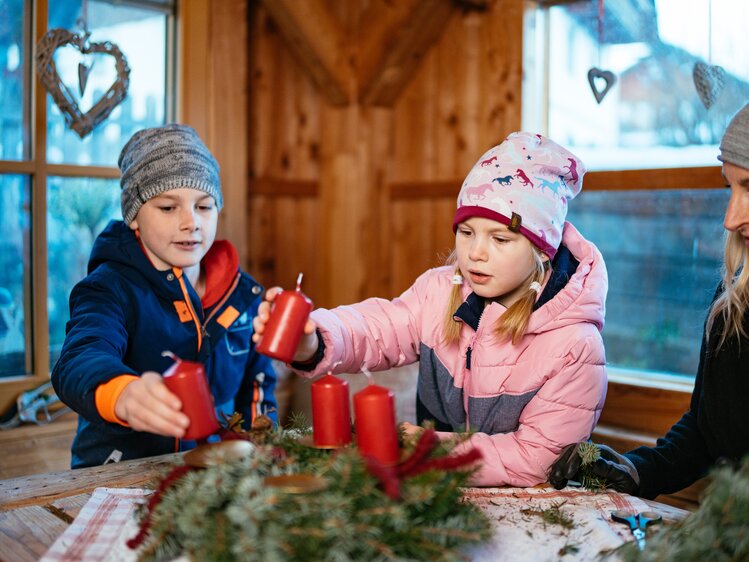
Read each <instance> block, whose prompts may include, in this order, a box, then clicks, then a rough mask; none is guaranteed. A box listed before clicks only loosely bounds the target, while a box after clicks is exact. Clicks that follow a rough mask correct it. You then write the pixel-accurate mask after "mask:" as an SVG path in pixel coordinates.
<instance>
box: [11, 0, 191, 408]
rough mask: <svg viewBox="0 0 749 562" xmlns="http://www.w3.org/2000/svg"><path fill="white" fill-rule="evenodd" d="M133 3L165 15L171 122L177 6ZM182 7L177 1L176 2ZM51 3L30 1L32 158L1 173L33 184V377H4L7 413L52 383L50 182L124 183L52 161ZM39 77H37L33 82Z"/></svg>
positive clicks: (100, 169) (108, 173) (27, 103)
mask: <svg viewBox="0 0 749 562" xmlns="http://www.w3.org/2000/svg"><path fill="white" fill-rule="evenodd" d="M126 4H128V5H132V6H141V7H144V8H149V9H152V10H154V11H160V12H163V13H164V14H165V15H166V18H167V32H166V43H167V44H166V55H167V61H166V92H165V93H166V108H165V116H166V121H167V122H170V121H173V120H174V116H175V114H176V101H177V80H176V72H177V52H178V45H177V35H178V33H177V29H176V28H177V24H178V20H177V8H178V6H176V5H175V6H171V5H170V3H169V2H164V3H160V2H154V1H153V0H128V1H127V2H126ZM175 4H176V3H175ZM48 8H49V0H26V1H25V2H24V12H25V13H24V22H25V29H24V40H25V47H26V50H27V52H28V57H27V58H26V59H25V60H24V88H25V92H27V94H28V95H25V96H24V102H23V103H24V125H25V126H24V134H30V135H31V138H30V139H29V142H28V145H27V146H28V151H27V154H24V157H23V159H22V160H0V174H2V175H5V174H20V175H24V176H27V177H28V178H29V185H30V205H31V209H30V224H31V226H30V232H29V236H30V242H31V243H30V248H29V250H30V253H31V258H30V270H29V269H27V271H26V272H25V276H24V277H25V279H26V281H25V285H24V299H25V301H26V306H25V307H24V308H25V310H26V311H30V315H29V317H28V318H27V321H26V322H25V340H26V369H27V371H28V373H27V374H24V375H18V376H14V377H4V378H2V379H0V412H3V411H5V410H6V409H7V408H8V407H9V406H10V405H11V404H12V403H13V401H14V400H15V399H16V397H17V396H18V394H19V393H21V392H23V391H24V390H28V389H30V388H34V387H36V386H39V385H41V384H43V383H44V382H46V381H47V380H49V376H50V367H49V362H50V350H49V316H48V311H47V306H46V305H45V304H44V303H46V300H47V296H48V287H47V276H48V273H49V272H48V267H47V264H48V255H47V179H48V177H49V176H61V177H66V178H71V177H78V178H93V179H119V177H120V171H119V169H118V168H117V167H109V166H84V165H75V164H50V163H48V162H47V91H46V90H45V89H44V87H42V85H41V84H40V82H39V78H38V76H37V75H36V72H35V71H34V68H35V67H34V62H33V61H34V60H36V44H37V43H38V42H39V40H40V39H41V38H42V37H43V36H44V34H45V33H46V32H47V26H48V13H49V10H48ZM32 74H33V79H32Z"/></svg>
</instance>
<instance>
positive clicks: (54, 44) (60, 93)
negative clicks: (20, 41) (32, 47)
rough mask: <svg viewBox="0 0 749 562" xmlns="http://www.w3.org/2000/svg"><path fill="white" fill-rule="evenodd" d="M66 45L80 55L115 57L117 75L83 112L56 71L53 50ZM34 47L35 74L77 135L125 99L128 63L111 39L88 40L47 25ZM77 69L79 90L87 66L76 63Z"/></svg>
mask: <svg viewBox="0 0 749 562" xmlns="http://www.w3.org/2000/svg"><path fill="white" fill-rule="evenodd" d="M66 45H71V46H73V47H75V48H76V49H78V50H79V51H80V52H81V54H84V55H87V54H102V55H110V56H112V57H114V60H115V70H116V72H117V78H116V79H115V81H114V83H113V84H112V85H111V86H110V87H109V89H108V90H107V91H106V92H105V93H104V95H103V96H102V97H101V98H99V100H98V101H97V102H96V103H94V105H93V106H92V107H91V109H89V110H88V111H87V112H86V113H83V112H82V111H81V109H80V107H79V106H78V103H77V102H76V101H75V97H74V96H73V94H72V92H71V91H70V89H69V88H68V87H67V86H66V85H65V83H64V82H63V81H62V79H61V78H60V75H59V74H58V72H57V66H56V65H55V58H54V56H55V51H56V50H57V49H59V48H60V47H64V46H66ZM36 49H37V54H36V72H37V74H38V75H39V81H40V82H41V83H42V86H44V88H45V89H46V90H47V91H48V92H49V94H50V95H51V96H52V100H53V101H54V102H55V105H57V107H59V108H60V111H61V112H62V114H63V116H64V117H65V123H66V124H67V125H68V127H69V128H71V129H73V130H74V131H75V132H76V133H78V136H79V137H81V138H83V137H85V136H86V135H88V134H89V133H90V132H91V131H93V130H94V129H95V128H96V126H97V125H99V123H101V122H102V121H104V120H105V119H106V118H107V117H109V114H110V113H112V110H113V109H114V108H115V107H117V106H118V105H119V104H120V103H121V102H122V100H124V99H125V96H126V95H127V88H128V86H129V84H130V67H129V66H128V65H127V60H126V59H125V56H124V55H123V54H122V51H120V49H119V47H117V45H115V44H114V43H110V42H109V41H105V42H103V43H90V44H89V43H88V42H87V37H86V36H81V35H78V34H77V33H73V32H71V31H68V30H67V29H50V30H49V31H48V32H47V33H46V34H45V35H44V37H42V38H41V40H40V41H39V43H38V44H37V46H36ZM78 71H79V74H78V80H79V88H80V91H81V92H83V90H85V89H86V82H87V80H88V72H89V71H90V69H89V68H85V67H84V70H83V71H82V70H81V67H80V66H79V68H78Z"/></svg>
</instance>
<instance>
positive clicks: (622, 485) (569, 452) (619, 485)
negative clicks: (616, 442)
mask: <svg viewBox="0 0 749 562" xmlns="http://www.w3.org/2000/svg"><path fill="white" fill-rule="evenodd" d="M579 447H580V443H574V444H572V445H568V446H567V447H565V448H564V449H563V450H562V454H561V455H560V456H559V458H558V459H557V461H556V462H555V463H554V464H553V465H552V467H551V474H550V475H549V482H550V483H551V485H552V486H554V487H555V488H556V489H557V490H560V489H562V488H564V487H565V486H566V485H567V481H568V480H577V481H578V482H579V481H580V479H581V474H580V465H581V462H582V461H581V459H580V455H578V454H577V450H578V448H579ZM597 447H598V450H599V451H600V452H601V458H600V459H598V460H597V461H595V462H594V463H593V464H592V465H590V466H588V468H587V470H588V471H589V472H590V474H591V475H592V476H597V477H598V478H603V479H604V480H605V481H606V485H607V487H609V488H613V489H614V490H616V491H617V492H624V493H625V494H637V491H638V490H639V488H640V475H639V474H637V469H636V468H635V465H634V464H632V461H630V460H629V459H628V458H627V457H625V456H624V455H620V454H619V453H617V452H616V451H614V449H612V448H611V447H607V446H606V445H597Z"/></svg>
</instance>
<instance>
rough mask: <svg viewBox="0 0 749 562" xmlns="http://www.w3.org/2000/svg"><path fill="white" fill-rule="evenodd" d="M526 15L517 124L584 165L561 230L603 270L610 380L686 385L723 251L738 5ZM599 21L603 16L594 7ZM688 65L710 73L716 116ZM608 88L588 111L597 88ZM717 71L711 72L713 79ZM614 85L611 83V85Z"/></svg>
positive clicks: (586, 5)
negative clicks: (723, 167) (680, 380)
mask: <svg viewBox="0 0 749 562" xmlns="http://www.w3.org/2000/svg"><path fill="white" fill-rule="evenodd" d="M528 6H529V9H528V10H527V11H526V30H525V31H526V35H525V42H526V44H525V45H524V64H525V72H526V78H525V83H524V85H523V101H524V115H523V126H524V127H525V128H529V129H537V130H539V131H543V132H546V134H548V135H549V136H550V137H551V138H553V139H555V140H557V141H558V142H560V143H562V144H564V145H565V146H567V147H569V148H570V149H571V150H572V151H573V152H575V153H576V154H577V155H578V156H580V157H581V159H582V160H583V161H584V162H585V163H586V165H587V167H588V169H589V173H588V175H587V176H586V179H585V183H584V186H585V187H584V191H583V193H582V194H581V195H580V196H579V197H578V198H577V199H576V200H575V201H573V202H572V203H571V205H570V214H569V218H568V220H570V221H571V222H572V223H573V224H575V225H576V226H577V227H578V228H579V229H580V230H581V232H582V233H583V235H585V236H586V237H587V238H589V239H590V240H592V241H593V242H595V243H596V244H597V245H598V247H599V249H600V250H601V252H602V253H603V256H604V258H605V260H606V264H607V268H608V271H609V283H610V285H609V295H608V299H607V311H606V312H607V314H606V326H605V328H604V332H603V335H604V341H605V344H606V353H607V360H608V363H609V364H610V366H611V367H613V368H614V369H612V370H613V371H616V370H617V369H619V370H621V371H633V372H635V373H636V375H637V376H638V377H640V378H641V377H642V376H648V375H652V374H655V373H667V374H676V375H686V376H694V374H695V371H696V369H697V364H698V355H699V349H700V343H701V342H700V338H701V336H702V328H703V322H704V319H705V316H706V312H707V308H708V306H709V304H710V302H711V300H712V296H713V293H714V291H715V288H716V286H717V283H718V280H719V275H720V266H721V263H722V248H723V240H724V238H723V237H724V234H723V227H722V222H723V214H724V212H725V208H726V204H727V201H728V192H727V190H725V189H714V188H722V187H723V185H724V182H723V181H722V179H721V177H720V168H719V167H718V165H719V162H718V161H717V159H716V158H717V155H718V144H719V141H720V138H721V136H722V134H723V131H724V130H725V127H726V125H727V123H728V121H729V120H730V118H731V116H732V115H733V114H734V113H735V112H736V111H737V110H738V109H739V108H741V107H742V106H743V105H744V103H746V102H747V101H749V52H747V50H746V49H744V48H743V47H742V45H743V43H744V42H745V40H744V31H743V29H742V24H743V22H746V21H749V4H747V3H746V2H744V1H743V0H730V1H729V0H726V1H721V2H717V1H712V2H711V1H710V0H689V1H686V0H651V1H646V2H642V1H635V0H606V2H605V3H603V2H598V1H592V0H584V1H583V0H581V1H574V0H573V1H566V2H553V3H552V2H535V3H533V4H529V5H528ZM601 6H603V7H604V10H603V12H602V16H601V14H599V8H600V7H601ZM696 63H705V64H708V63H709V64H710V65H719V66H720V67H722V69H723V71H724V72H725V74H724V82H723V83H724V86H723V89H722V90H721V91H720V92H719V95H718V96H717V98H716V99H715V101H714V103H713V104H712V106H711V107H710V108H709V109H707V108H706V107H705V105H703V103H702V101H701V99H700V97H699V95H698V93H697V91H696V88H695V84H694V80H693V76H692V73H693V68H694V66H695V64H696ZM594 67H595V68H597V69H598V70H600V71H611V72H612V73H613V74H614V75H615V76H616V82H614V83H613V86H612V87H611V88H610V89H609V91H608V92H607V93H606V95H605V96H604V97H603V99H602V100H601V103H600V104H599V103H597V102H596V99H595V96H594V93H593V88H595V89H596V91H597V92H599V93H600V92H602V91H603V89H604V87H605V86H606V84H607V83H606V82H605V81H603V80H602V79H600V78H595V76H594V77H593V84H590V83H589V80H588V71H589V70H590V69H591V68H594ZM716 72H718V71H716ZM609 82H610V81H609Z"/></svg>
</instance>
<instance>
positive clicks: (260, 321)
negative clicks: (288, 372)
mask: <svg viewBox="0 0 749 562" xmlns="http://www.w3.org/2000/svg"><path fill="white" fill-rule="evenodd" d="M281 291H283V289H281V287H273V288H271V289H268V290H267V291H266V292H265V300H264V301H263V302H261V303H260V306H259V307H258V310H257V316H255V318H253V319H252V327H253V328H254V330H255V333H254V334H252V341H254V342H255V343H259V342H260V340H261V339H263V333H264V332H265V325H266V324H267V323H268V318H270V311H271V303H273V301H274V300H276V297H277V296H278V294H279V293H280V292H281ZM318 344H319V341H318V338H317V324H315V323H314V322H313V321H312V320H309V319H308V320H307V322H306V323H305V325H304V334H303V335H302V339H301V340H299V345H298V346H297V348H296V353H294V361H302V362H304V361H308V360H310V359H312V357H313V356H314V355H315V352H316V351H317V347H318Z"/></svg>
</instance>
